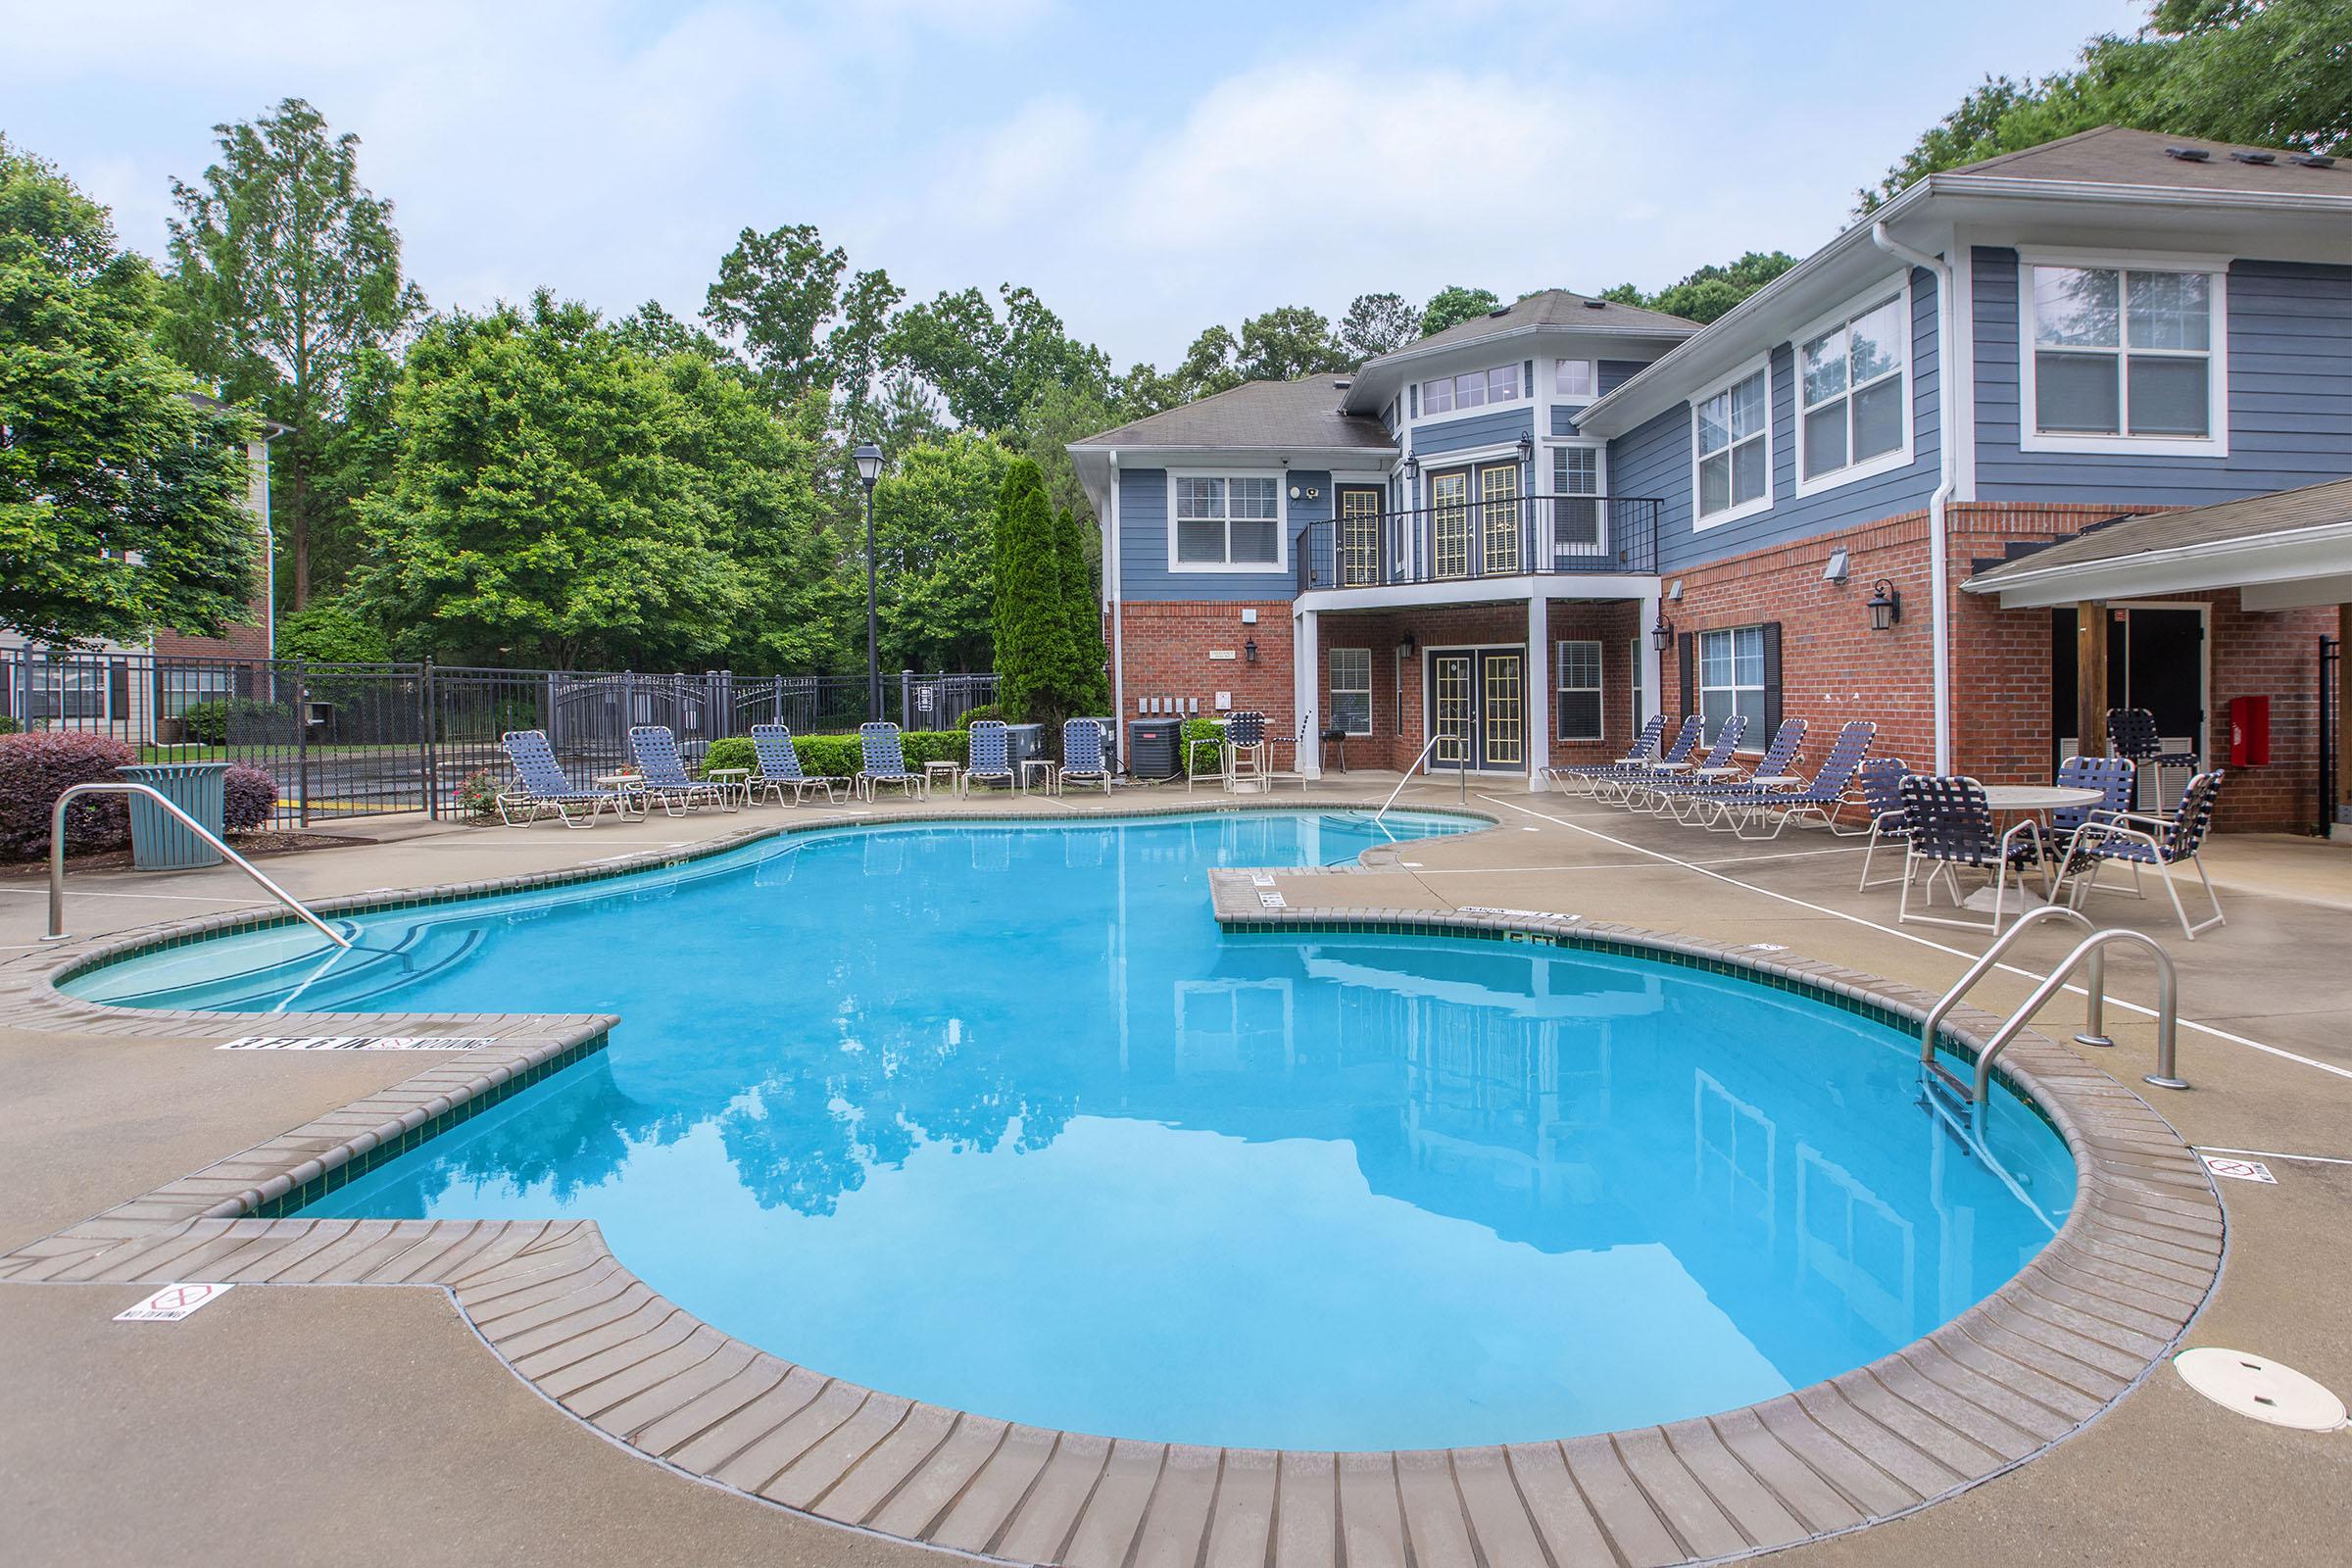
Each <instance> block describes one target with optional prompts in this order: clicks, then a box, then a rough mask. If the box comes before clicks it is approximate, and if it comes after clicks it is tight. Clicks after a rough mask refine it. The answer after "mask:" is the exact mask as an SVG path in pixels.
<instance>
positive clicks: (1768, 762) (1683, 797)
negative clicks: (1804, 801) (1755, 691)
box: [1665, 718, 1807, 832]
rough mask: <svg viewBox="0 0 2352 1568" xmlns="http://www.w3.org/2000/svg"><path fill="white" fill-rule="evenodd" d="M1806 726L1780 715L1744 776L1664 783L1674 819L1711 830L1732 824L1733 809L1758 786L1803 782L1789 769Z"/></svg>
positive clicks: (1801, 744) (1784, 786)
mask: <svg viewBox="0 0 2352 1568" xmlns="http://www.w3.org/2000/svg"><path fill="white" fill-rule="evenodd" d="M1806 733H1807V726H1806V724H1805V721H1804V720H1803V719H1801V718H1784V719H1782V720H1781V727H1780V728H1779V729H1777V730H1774V731H1773V732H1772V744H1771V745H1770V746H1767V747H1765V748H1764V755H1763V756H1762V757H1760V758H1758V759H1757V760H1756V765H1755V767H1754V769H1753V770H1752V771H1748V772H1747V773H1746V774H1745V776H1743V777H1742V776H1738V775H1735V776H1733V777H1729V778H1716V779H1691V780H1690V781H1688V782H1686V783H1678V784H1670V785H1667V786H1665V790H1666V795H1667V809H1669V810H1671V811H1673V813H1674V819H1675V820H1676V821H1678V822H1684V823H1691V824H1694V825H1696V826H1700V827H1704V828H1706V829H1707V830H1708V831H1710V832H1712V831H1715V830H1717V829H1729V828H1730V827H1732V826H1733V825H1734V824H1733V820H1732V812H1733V808H1735V807H1737V806H1739V805H1740V804H1741V803H1743V802H1745V801H1746V800H1748V799H1750V798H1751V797H1752V796H1753V795H1754V794H1755V792H1756V791H1757V790H1758V789H1760V788H1771V789H1775V790H1784V789H1789V788H1792V787H1793V786H1795V785H1797V784H1801V783H1803V782H1804V781H1803V779H1801V778H1800V777H1798V776H1797V774H1796V773H1794V772H1793V771H1791V770H1792V769H1793V768H1794V767H1795V766H1796V754H1797V753H1799V752H1801V751H1803V750H1804V749H1805V735H1806Z"/></svg>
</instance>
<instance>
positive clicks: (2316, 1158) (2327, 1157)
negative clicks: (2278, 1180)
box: [2192, 1144, 2352, 1165]
mask: <svg viewBox="0 0 2352 1568" xmlns="http://www.w3.org/2000/svg"><path fill="white" fill-rule="evenodd" d="M2192 1147H2193V1148H2194V1149H2195V1150H2196V1152H2198V1153H2200V1154H2244V1155H2248V1156H2251V1157H2252V1158H2255V1159H2298V1160H2301V1161H2302V1162H2303V1163H2305V1164H2307V1165H2352V1159H2339V1158H2337V1157H2336V1156H2335V1155H2333V1154H2281V1153H2280V1152H2278V1151H2277V1150H2276V1149H2224V1148H2222V1147H2221V1146H2220V1145H2218V1144H2196V1145H2193V1146H2192Z"/></svg>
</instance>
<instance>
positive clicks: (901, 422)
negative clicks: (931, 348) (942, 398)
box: [866, 369, 948, 459]
mask: <svg viewBox="0 0 2352 1568" xmlns="http://www.w3.org/2000/svg"><path fill="white" fill-rule="evenodd" d="M866 422H867V423H868V424H869V425H870V426H871V427H872V432H873V433H872V436H871V438H870V439H872V441H873V442H874V443H875V445H877V446H879V447H880V448H881V449H882V455H883V456H884V457H886V458H894V459H895V458H897V457H898V456H899V455H900V454H901V453H904V452H907V451H909V450H911V449H912V448H914V447H918V446H920V445H922V444H923V443H924V442H926V441H936V440H938V439H939V438H940V437H941V436H943V435H945V434H947V433H948V425H947V421H946V420H945V419H943V418H942V417H940V410H939V399H938V398H936V397H934V396H933V395H932V393H931V389H930V388H929V387H927V386H925V385H924V384H923V380H922V378H921V377H920V376H918V375H916V374H915V373H914V372H913V371H911V370H907V369H894V370H892V371H891V372H890V373H889V374H887V375H885V376H884V377H883V378H882V392H881V395H880V396H879V397H878V398H876V399H875V401H874V403H873V405H872V407H871V408H870V409H869V410H868V411H867V414H866Z"/></svg>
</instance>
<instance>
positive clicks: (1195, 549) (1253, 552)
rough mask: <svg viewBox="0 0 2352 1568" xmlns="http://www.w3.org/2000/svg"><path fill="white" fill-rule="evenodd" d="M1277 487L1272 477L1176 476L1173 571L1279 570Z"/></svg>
mask: <svg viewBox="0 0 2352 1568" xmlns="http://www.w3.org/2000/svg"><path fill="white" fill-rule="evenodd" d="M1280 485H1281V481H1280V480H1278V479H1276V478H1274V477H1273V476H1271V475H1266V476H1262V477H1260V476H1255V475H1249V474H1232V475H1214V474H1189V473H1188V474H1179V475H1177V476H1176V479H1175V514H1176V524H1175V525H1176V564H1177V566H1178V567H1179V568H1181V567H1185V566H1279V565H1280V564H1281V562H1282V525H1281V515H1282V512H1281V508H1282V498H1281V492H1280Z"/></svg>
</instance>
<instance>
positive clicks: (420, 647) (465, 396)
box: [351, 291, 756, 668]
mask: <svg viewBox="0 0 2352 1568" xmlns="http://www.w3.org/2000/svg"><path fill="white" fill-rule="evenodd" d="M698 367H699V369H700V371H701V372H702V373H703V374H704V375H706V376H708V377H709V378H710V380H711V383H712V384H727V383H726V382H725V380H724V378H722V377H720V376H718V375H717V373H716V372H715V371H711V368H710V367H708V366H703V365H699V362H697V361H695V360H693V359H692V358H691V357H690V356H684V355H680V356H674V357H672V358H671V359H670V360H668V361H666V362H659V363H658V362H656V361H653V360H650V359H648V358H647V357H646V356H644V355H642V354H639V353H637V352H635V351H634V350H633V349H631V348H629V347H628V346H627V345H626V344H624V343H623V342H622V341H621V340H620V339H619V338H618V336H616V335H615V334H614V333H613V331H612V330H611V329H610V328H607V327H605V326H603V325H601V324H599V322H598V321H597V319H596V317H595V315H594V313H592V312H590V311H589V310H588V309H587V308H586V307H584V306H580V305H575V304H558V303H557V302H556V301H555V300H554V299H553V298H552V296H550V295H549V294H547V293H546V292H544V291H542V292H541V293H540V294H539V295H537V296H536V297H535V298H534V299H533V301H532V305H531V309H530V311H529V312H528V314H525V313H524V312H522V311H520V310H517V309H515V308H514V307H512V306H508V307H502V308H501V309H499V310H496V311H493V312H491V313H489V314H488V315H484V316H469V315H463V314H461V315H456V316H452V317H449V318H446V319H441V320H438V321H435V322H434V323H433V324H432V325H431V326H429V327H428V328H427V329H426V330H425V331H424V332H423V334H422V335H420V336H419V337H418V338H417V342H416V343H415V344H414V345H413V346H412V347H411V348H410V350H409V357H408V365H407V368H406V370H405V372H404V374H403V376H402V380H401V387H400V392H399V395H398V398H397V401H396V411H395V415H396V419H397V422H398V424H399V426H400V429H401V446H400V451H399V454H398V458H397V461H396V463H395V465H394V467H393V472H392V476H391V479H390V482H389V483H388V484H386V485H385V486H383V487H382V488H380V489H378V490H377V491H376V492H375V493H374V494H372V495H370V496H369V497H368V499H367V500H366V501H365V502H363V503H362V505H361V520H362V525H363V527H364V528H365V529H366V531H367V536H368V537H367V547H368V554H367V560H366V562H365V563H364V564H362V565H361V567H360V568H359V569H358V570H357V571H356V572H355V573H354V576H353V581H352V589H351V592H352V596H353V601H354V607H355V609H357V610H358V611H359V612H360V613H362V614H363V615H364V616H366V617H367V618H368V619H371V620H373V621H374V622H375V623H376V624H379V625H385V626H391V627H396V628H399V635H398V638H397V643H398V646H399V648H400V651H401V652H403V653H406V654H411V655H416V654H432V655H434V656H436V657H439V658H443V659H454V660H457V661H461V662H501V663H513V664H534V663H546V664H551V665H555V666H557V667H576V666H579V665H583V664H601V665H606V666H619V665H629V666H634V667H639V668H644V667H648V666H652V667H660V666H662V665H670V666H672V667H690V666H692V665H694V664H697V663H700V662H704V661H706V660H709V659H711V658H712V657H714V656H716V655H719V654H721V653H722V652H724V651H725V650H727V649H728V648H729V647H730V645H732V644H735V643H736V642H737V641H738V637H739V630H740V628H741V626H742V625H743V623H744V621H745V619H746V617H747V615H749V614H750V613H752V612H753V610H754V609H755V607H756V599H755V594H754V585H753V581H752V574H751V573H750V572H748V571H747V570H746V569H745V567H744V566H743V565H742V564H739V563H737V562H736V561H735V560H733V559H731V558H730V557H729V556H728V555H727V554H725V553H724V550H723V548H722V546H723V544H724V543H726V542H727V541H728V534H729V527H728V522H727V519H726V518H725V517H723V516H722V515H720V498H719V497H718V496H715V495H714V494H713V493H712V488H711V486H709V485H707V484H703V483H698V482H697V479H698V475H697V473H696V471H695V469H694V467H693V466H692V464H691V463H690V462H689V461H687V460H686V458H684V457H683V456H681V454H680V453H679V452H678V450H677V443H678V441H679V435H678V432H679V431H680V430H681V429H682V428H685V427H686V426H687V425H688V424H689V422H690V419H691V411H690V410H689V409H688V408H687V407H686V406H685V404H684V402H683V400H682V399H681V398H680V397H679V395H678V394H677V393H676V391H675V390H673V388H672V386H671V385H670V382H669V380H668V379H667V378H666V377H665V375H664V370H665V368H698Z"/></svg>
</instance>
